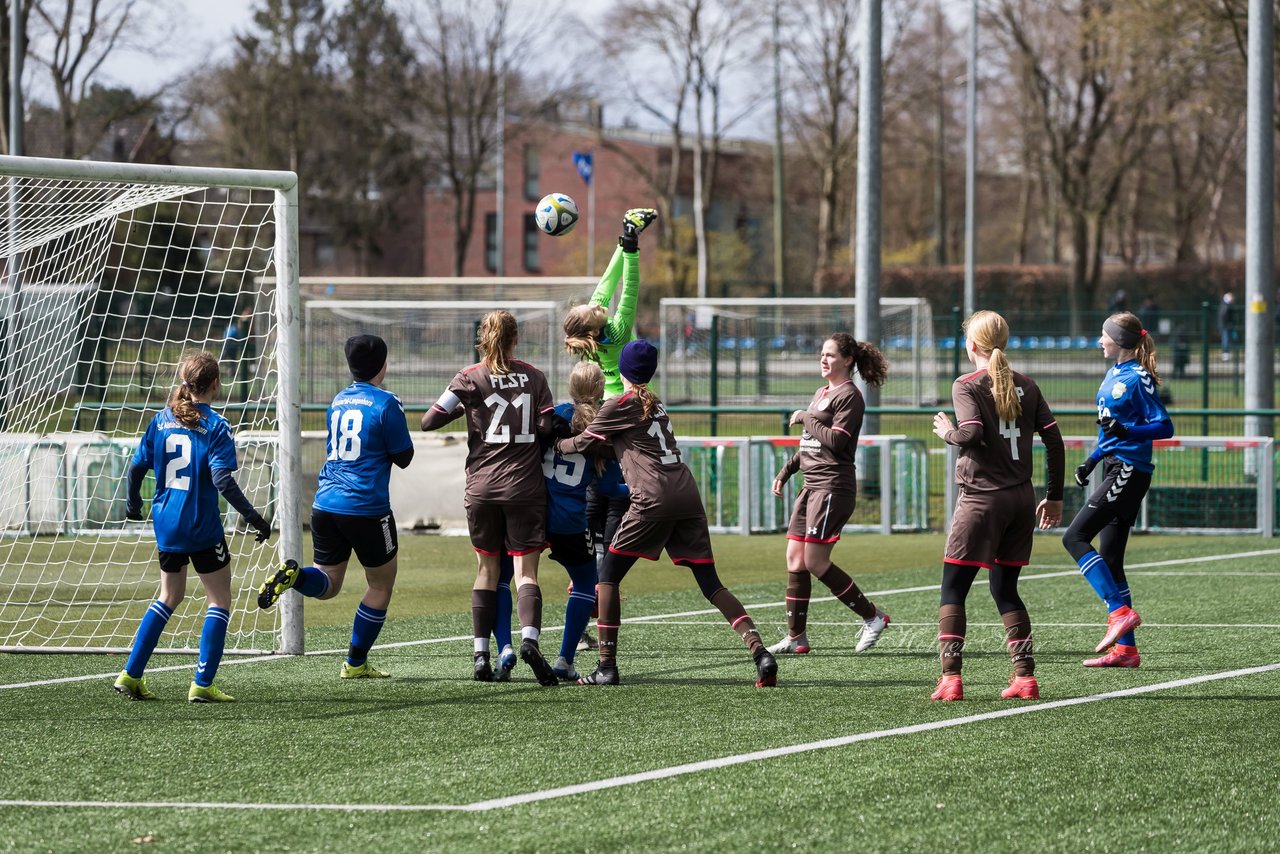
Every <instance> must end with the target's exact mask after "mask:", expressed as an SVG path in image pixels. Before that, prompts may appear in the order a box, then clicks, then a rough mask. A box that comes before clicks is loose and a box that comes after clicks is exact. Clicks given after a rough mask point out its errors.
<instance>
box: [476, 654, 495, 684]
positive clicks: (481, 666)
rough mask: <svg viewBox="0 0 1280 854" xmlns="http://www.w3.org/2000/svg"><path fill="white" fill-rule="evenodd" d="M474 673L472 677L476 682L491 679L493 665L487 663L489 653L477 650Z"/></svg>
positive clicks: (489, 680) (490, 680)
mask: <svg viewBox="0 0 1280 854" xmlns="http://www.w3.org/2000/svg"><path fill="white" fill-rule="evenodd" d="M475 668H476V672H475V675H474V676H473V677H472V678H473V679H475V680H476V681H477V682H492V681H493V666H492V665H491V664H489V653H487V652H477V653H476V654H475Z"/></svg>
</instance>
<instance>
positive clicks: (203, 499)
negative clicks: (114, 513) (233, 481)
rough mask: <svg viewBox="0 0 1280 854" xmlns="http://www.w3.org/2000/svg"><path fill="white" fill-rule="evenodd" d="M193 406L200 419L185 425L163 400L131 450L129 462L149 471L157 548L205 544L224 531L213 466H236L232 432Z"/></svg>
mask: <svg viewBox="0 0 1280 854" xmlns="http://www.w3.org/2000/svg"><path fill="white" fill-rule="evenodd" d="M196 409H198V410H200V416H201V417H200V421H199V422H197V423H196V424H195V425H193V426H190V427H188V426H187V425H185V424H183V423H182V422H181V421H179V420H178V419H177V418H176V417H175V416H174V414H173V410H171V409H169V407H167V406H166V407H165V408H164V410H163V411H161V412H160V413H158V414H157V415H156V416H155V417H154V418H152V419H151V423H150V424H148V425H147V431H146V433H144V434H143V436H142V441H141V442H139V443H138V450H137V451H135V452H134V455H133V466H134V467H135V468H140V469H147V468H149V469H153V470H154V471H155V477H156V493H155V497H154V498H152V499H151V519H152V523H153V525H154V527H155V534H156V546H157V548H159V550H160V551H162V552H182V553H185V554H190V553H191V552H198V551H203V550H204V549H211V548H213V547H214V546H216V545H218V544H219V543H221V542H222V538H223V537H224V536H225V533H224V531H223V528H222V514H221V512H220V511H219V508H218V490H217V487H216V486H215V484H214V478H213V472H214V470H215V469H226V470H227V471H235V470H236V469H237V468H239V465H238V463H237V461H236V443H235V438H234V437H233V436H232V435H231V425H229V424H228V423H227V420H226V419H225V418H223V417H222V416H221V415H219V414H218V413H217V412H214V411H213V408H212V407H211V406H209V404H207V403H197V404H196ZM130 500H131V501H132V500H133V499H132V496H131V499H130Z"/></svg>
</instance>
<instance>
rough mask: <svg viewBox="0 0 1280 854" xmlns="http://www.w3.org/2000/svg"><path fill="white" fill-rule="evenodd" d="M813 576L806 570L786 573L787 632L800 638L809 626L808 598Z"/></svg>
mask: <svg viewBox="0 0 1280 854" xmlns="http://www.w3.org/2000/svg"><path fill="white" fill-rule="evenodd" d="M812 579H813V576H811V575H810V574H809V571H808V570H803V571H801V572H788V573H787V632H788V634H790V635H791V637H793V638H797V637H800V635H802V634H804V630H805V629H806V628H807V627H808V625H809V596H810V592H811V590H812V589H813V580H812Z"/></svg>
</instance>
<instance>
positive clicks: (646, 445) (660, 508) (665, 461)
mask: <svg viewBox="0 0 1280 854" xmlns="http://www.w3.org/2000/svg"><path fill="white" fill-rule="evenodd" d="M604 441H611V442H612V443H613V450H614V452H615V453H616V454H617V455H618V461H619V462H620V463H621V464H622V476H623V479H624V480H626V482H627V487H628V488H629V489H630V490H631V509H632V511H634V512H635V513H636V514H638V515H640V516H641V517H643V518H647V519H682V518H685V517H689V516H705V515H706V512H707V511H706V508H705V507H704V506H703V504H702V495H701V493H699V492H698V484H697V483H696V482H695V481H694V479H693V474H692V473H691V472H690V471H689V467H688V466H686V465H685V464H684V461H683V460H682V459H681V458H680V449H679V448H678V447H676V437H675V434H674V433H672V432H671V421H670V420H669V419H668V418H667V411H666V409H665V408H664V407H663V406H662V404H661V403H659V402H655V403H654V407H653V411H652V412H651V413H649V416H648V417H645V414H644V404H643V402H642V401H641V400H640V398H639V397H637V396H636V395H635V393H634V392H628V393H627V394H624V395H621V396H619V397H611V398H609V399H608V400H606V401H605V402H604V405H603V406H601V407H600V411H599V412H597V413H596V417H595V418H594V419H593V420H592V421H591V423H590V424H589V425H587V429H586V430H583V431H582V432H581V433H579V434H578V435H577V436H574V437H572V438H569V439H561V440H560V441H559V442H558V443H557V445H556V447H557V450H559V451H560V453H562V454H566V453H571V454H580V453H582V452H584V451H586V450H587V449H588V448H590V447H591V446H592V445H593V444H595V443H596V442H604Z"/></svg>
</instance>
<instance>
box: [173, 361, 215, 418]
mask: <svg viewBox="0 0 1280 854" xmlns="http://www.w3.org/2000/svg"><path fill="white" fill-rule="evenodd" d="M219 374H220V372H219V368H218V360H217V359H215V358H214V357H213V354H212V353H203V352H191V353H187V354H185V355H184V356H183V357H182V359H181V360H180V361H179V362H178V384H177V385H176V386H174V387H173V390H172V391H170V392H169V401H168V405H169V409H170V410H171V411H172V412H173V417H174V418H176V419H178V423H180V424H182V425H183V426H184V427H194V426H196V425H197V424H199V423H200V419H201V418H202V417H203V416H202V415H201V414H200V410H199V409H198V408H197V407H196V401H195V395H197V394H204V393H206V392H207V391H208V390H209V389H211V388H213V384H214V383H216V382H218V381H219V378H220V376H219Z"/></svg>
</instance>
